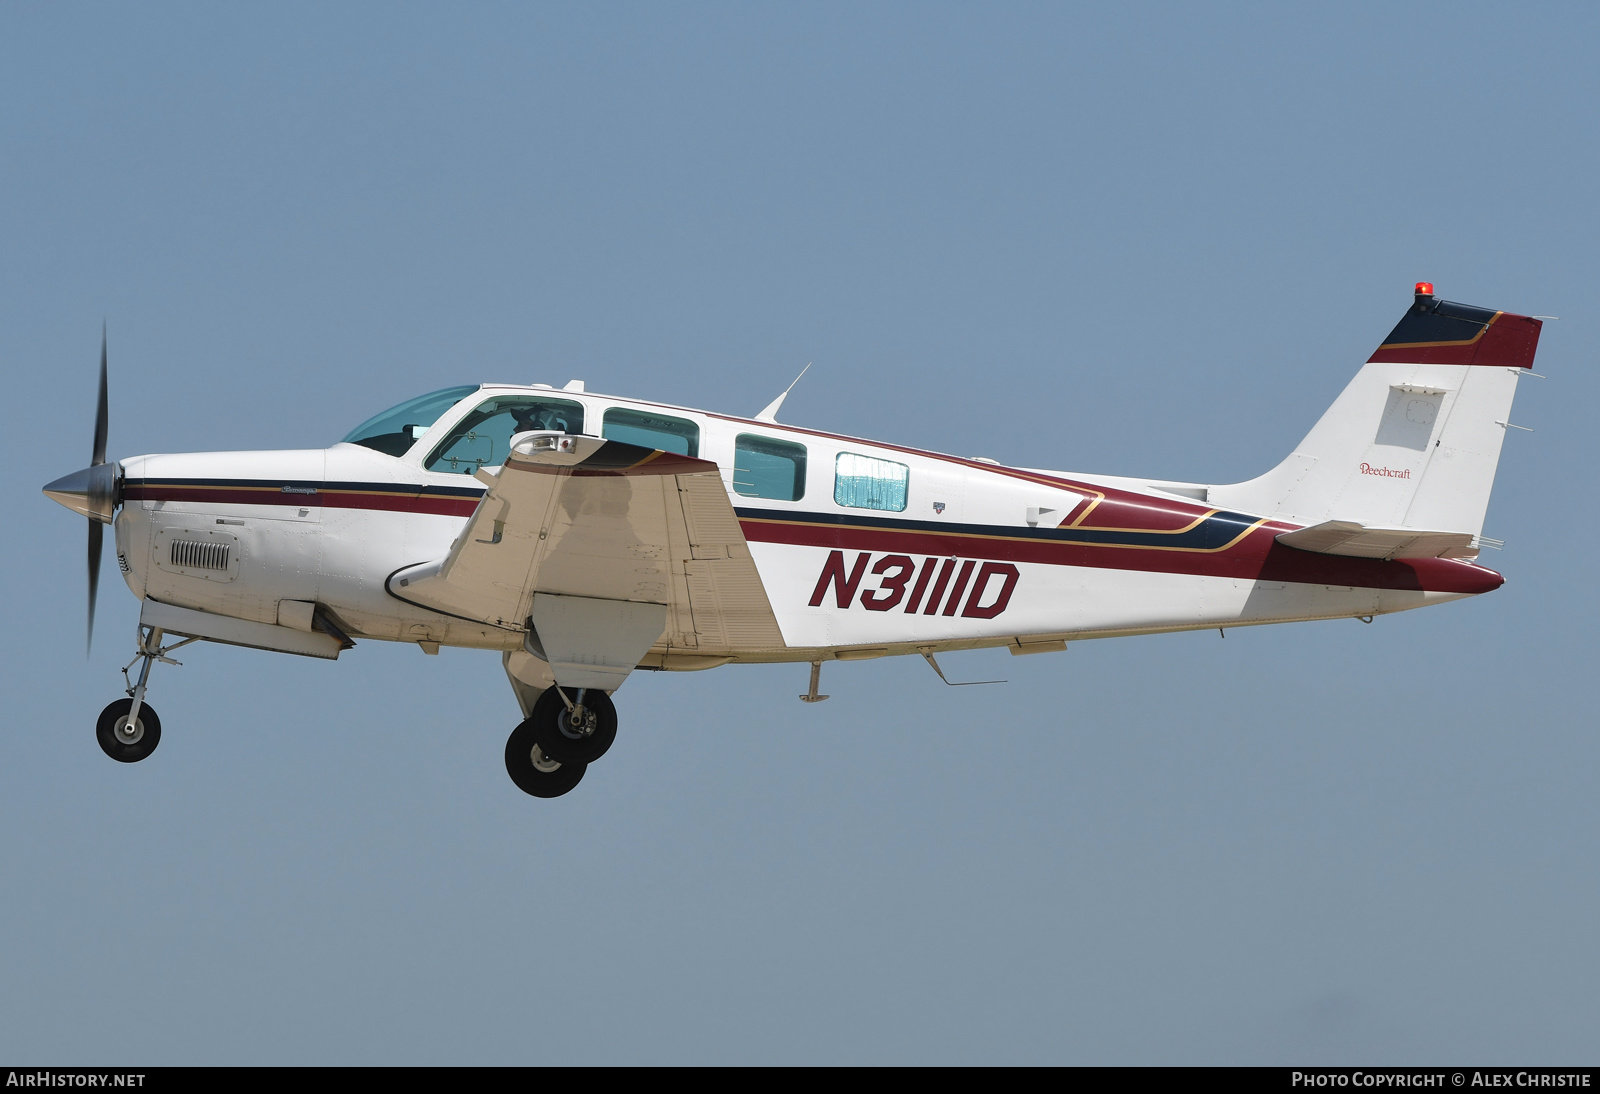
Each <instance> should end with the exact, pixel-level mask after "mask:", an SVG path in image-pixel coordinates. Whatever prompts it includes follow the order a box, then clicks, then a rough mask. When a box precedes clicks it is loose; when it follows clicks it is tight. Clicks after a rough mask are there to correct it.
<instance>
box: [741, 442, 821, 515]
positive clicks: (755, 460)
mask: <svg viewBox="0 0 1600 1094" xmlns="http://www.w3.org/2000/svg"><path fill="white" fill-rule="evenodd" d="M733 490H734V493H736V494H742V495H743V496H745V497H747V498H772V499H773V500H775V501H799V500H800V499H801V498H803V497H805V495H806V446H805V445H803V444H793V443H791V442H789V441H778V440H773V439H772V438H771V437H762V436H759V435H757V434H755V433H741V434H739V436H738V438H737V439H736V440H735V441H734V442H733Z"/></svg>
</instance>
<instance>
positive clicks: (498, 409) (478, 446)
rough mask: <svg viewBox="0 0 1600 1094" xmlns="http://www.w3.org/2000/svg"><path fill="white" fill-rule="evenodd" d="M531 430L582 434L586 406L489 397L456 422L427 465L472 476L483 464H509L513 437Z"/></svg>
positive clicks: (522, 397) (519, 397)
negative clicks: (509, 452)
mask: <svg viewBox="0 0 1600 1094" xmlns="http://www.w3.org/2000/svg"><path fill="white" fill-rule="evenodd" d="M530 429H537V430H559V431H561V432H562V433H582V432H583V407H581V406H580V405H578V404H577V403H574V402H569V401H568V400H566V399H545V398H538V397H534V396H530V395H497V396H495V397H494V398H493V399H485V400H484V401H483V402H481V403H479V404H478V405H477V406H475V407H473V408H472V412H471V413H470V414H468V415H467V416H466V417H465V418H462V419H461V420H460V421H459V422H457V423H456V425H455V428H454V429H452V430H450V435H449V436H448V437H446V438H445V439H444V442H443V443H442V444H440V445H439V447H438V448H436V449H434V450H433V455H432V456H430V457H428V462H427V463H426V464H424V465H423V466H425V467H426V468H427V469H428V470H429V471H444V472H452V471H454V472H459V473H461V474H463V475H470V474H472V473H473V472H474V471H476V470H477V469H478V468H480V467H493V466H495V465H497V464H502V463H505V462H506V453H507V451H509V450H510V448H511V438H512V436H513V435H514V434H517V433H526V432H527V431H528V430H530Z"/></svg>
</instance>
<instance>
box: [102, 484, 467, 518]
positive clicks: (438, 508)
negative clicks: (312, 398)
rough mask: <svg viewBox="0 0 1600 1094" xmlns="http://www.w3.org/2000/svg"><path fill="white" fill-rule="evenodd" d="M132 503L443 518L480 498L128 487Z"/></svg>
mask: <svg viewBox="0 0 1600 1094" xmlns="http://www.w3.org/2000/svg"><path fill="white" fill-rule="evenodd" d="M123 496H124V497H126V498H127V499H128V500H129V501H193V502H210V503H212V504H217V505H285V506H293V507H296V508H298V507H300V506H307V507H321V508H327V509H376V510H383V511H387V512H392V513H431V514H433V515H435V516H444V517H470V516H471V515H472V514H473V511H474V510H476V509H477V508H478V499H477V498H461V497H442V496H440V495H438V494H392V493H381V492H376V491H375V492H372V493H365V492H357V491H343V490H340V491H333V490H330V491H319V492H318V493H315V494H285V493H283V492H282V491H274V490H240V489H235V488H229V487H224V486H129V487H128V488H127V490H126V491H125V493H124V495H123Z"/></svg>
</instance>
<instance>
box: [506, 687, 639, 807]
mask: <svg viewBox="0 0 1600 1094" xmlns="http://www.w3.org/2000/svg"><path fill="white" fill-rule="evenodd" d="M616 739H617V708H616V707H615V706H613V705H612V703H611V697H610V696H608V695H607V694H606V693H605V692H603V691H597V690H594V689H586V688H579V689H577V692H576V694H575V695H567V694H566V693H565V692H564V691H563V690H562V689H561V688H559V687H552V688H546V689H545V692H544V694H543V695H541V696H539V699H538V701H537V702H535V703H534V705H533V713H532V714H531V715H529V716H528V718H527V719H526V720H525V721H524V722H523V723H522V724H521V725H519V726H517V728H516V729H514V730H512V731H511V736H510V737H509V738H507V739H506V773H507V774H508V775H510V776H511V781H512V782H514V783H516V784H517V786H518V788H519V789H521V790H522V791H523V792H524V793H527V794H532V795H533V796H534V797H536V798H557V797H560V796H561V795H562V794H565V793H566V792H567V791H569V790H571V789H572V788H573V787H575V786H577V785H578V782H579V780H581V779H582V778H583V775H584V772H586V771H587V770H588V769H589V765H590V764H591V763H593V762H594V761H596V760H598V759H599V758H600V757H601V756H604V755H605V754H606V750H607V749H609V748H610V747H611V742H612V741H615V740H616Z"/></svg>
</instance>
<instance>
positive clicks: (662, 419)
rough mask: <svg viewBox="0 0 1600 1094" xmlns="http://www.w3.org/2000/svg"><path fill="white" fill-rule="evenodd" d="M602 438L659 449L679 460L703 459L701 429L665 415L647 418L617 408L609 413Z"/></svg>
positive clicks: (647, 415) (652, 415)
mask: <svg viewBox="0 0 1600 1094" xmlns="http://www.w3.org/2000/svg"><path fill="white" fill-rule="evenodd" d="M601 435H602V436H603V437H605V439H606V440H608V441H622V442H623V443H625V444H636V445H638V446H639V447H641V448H659V449H660V450H661V451H663V452H676V453H677V454H678V455H680V456H698V455H700V427H699V426H697V425H695V424H694V423H693V422H690V421H685V420H684V419H682V418H672V417H668V416H667V415H665V414H646V413H644V412H643V411H638V410H626V409H624V408H622V407H620V406H614V407H612V408H611V409H610V410H608V411H606V417H605V425H604V426H603V427H602V429H601Z"/></svg>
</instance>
